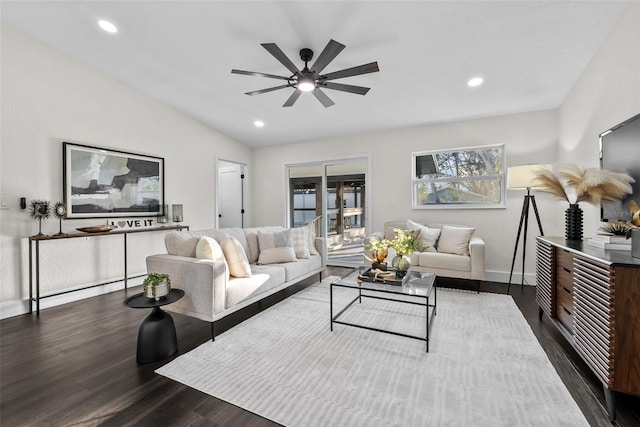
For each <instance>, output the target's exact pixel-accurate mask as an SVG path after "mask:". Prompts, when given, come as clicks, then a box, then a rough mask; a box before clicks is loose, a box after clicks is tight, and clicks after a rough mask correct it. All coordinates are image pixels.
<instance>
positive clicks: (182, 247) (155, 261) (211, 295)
mask: <svg viewBox="0 0 640 427" xmlns="http://www.w3.org/2000/svg"><path fill="white" fill-rule="evenodd" d="M281 230H284V228H283V227H256V228H222V229H213V230H203V231H179V232H178V231H176V232H171V233H168V234H167V235H166V236H165V245H166V247H167V252H168V253H167V254H158V255H151V256H149V257H147V271H148V272H149V273H166V274H168V275H169V277H170V278H171V286H172V287H173V288H178V289H182V290H184V291H185V296H184V297H183V298H181V299H180V300H178V301H177V302H175V303H173V304H170V305H168V306H166V307H165V308H166V309H167V310H168V311H172V312H175V313H181V314H185V315H187V316H191V317H196V318H198V319H201V320H204V321H207V322H211V336H212V340H213V339H214V338H215V330H214V325H215V321H217V320H219V319H221V318H223V317H225V316H227V315H229V314H231V313H233V312H235V311H237V310H239V309H241V308H243V307H246V306H247V305H249V304H251V303H254V302H256V301H259V300H261V299H263V298H265V297H267V296H269V295H271V294H273V293H275V292H278V291H280V290H282V289H284V288H286V287H288V286H290V285H293V284H295V283H298V282H299V281H301V280H303V279H305V278H307V277H310V276H312V275H314V274H320V275H321V274H322V271H323V270H324V268H325V267H326V241H325V239H324V238H320V237H315V233H313V234H311V237H310V241H309V245H310V246H311V245H313V246H315V248H316V250H317V253H318V254H316V255H314V254H311V255H310V256H309V258H305V259H297V260H296V261H292V262H285V263H274V264H265V265H260V264H257V260H258V257H259V255H260V247H259V244H258V232H259V231H262V232H273V231H281ZM201 236H208V237H212V238H213V239H215V240H216V241H217V242H218V243H220V244H223V241H224V240H225V239H227V238H228V237H229V236H233V237H235V238H236V239H237V241H238V242H239V243H240V245H242V248H243V249H244V252H245V254H246V257H247V260H248V261H249V263H250V269H251V276H250V277H234V276H229V273H228V272H227V269H228V265H227V262H226V261H225V260H224V259H223V260H215V261H214V260H212V259H198V258H196V247H197V245H198V242H199V241H200V237H201Z"/></svg>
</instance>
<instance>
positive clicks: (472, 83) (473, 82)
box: [467, 77, 484, 87]
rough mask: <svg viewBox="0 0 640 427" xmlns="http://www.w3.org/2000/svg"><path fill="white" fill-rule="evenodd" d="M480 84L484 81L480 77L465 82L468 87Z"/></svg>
mask: <svg viewBox="0 0 640 427" xmlns="http://www.w3.org/2000/svg"><path fill="white" fill-rule="evenodd" d="M482 82H484V79H483V78H482V77H474V78H472V79H471V80H469V81H468V82H467V86H469V87H476V86H480V85H481V84H482Z"/></svg>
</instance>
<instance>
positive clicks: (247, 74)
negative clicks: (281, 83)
mask: <svg viewBox="0 0 640 427" xmlns="http://www.w3.org/2000/svg"><path fill="white" fill-rule="evenodd" d="M231 73H232V74H243V75H245V76H260V77H268V78H270V79H280V80H289V77H284V76H276V75H275V74H266V73H258V72H256V71H244V70H235V69H233V70H231Z"/></svg>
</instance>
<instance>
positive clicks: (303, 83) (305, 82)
mask: <svg viewBox="0 0 640 427" xmlns="http://www.w3.org/2000/svg"><path fill="white" fill-rule="evenodd" d="M296 87H297V89H298V90H299V91H302V92H313V90H314V89H315V88H316V82H315V80H314V79H313V78H312V77H301V78H300V79H299V80H298V85H297V86H296Z"/></svg>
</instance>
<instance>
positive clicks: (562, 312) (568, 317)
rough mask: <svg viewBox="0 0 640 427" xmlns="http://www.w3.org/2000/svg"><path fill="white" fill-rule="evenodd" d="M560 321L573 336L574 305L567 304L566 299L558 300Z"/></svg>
mask: <svg viewBox="0 0 640 427" xmlns="http://www.w3.org/2000/svg"><path fill="white" fill-rule="evenodd" d="M556 314H557V315H558V320H559V321H560V323H562V324H563V325H564V327H565V328H567V330H568V331H569V332H570V333H571V335H573V304H567V303H566V299H564V300H561V299H558V310H557V313H556Z"/></svg>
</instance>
